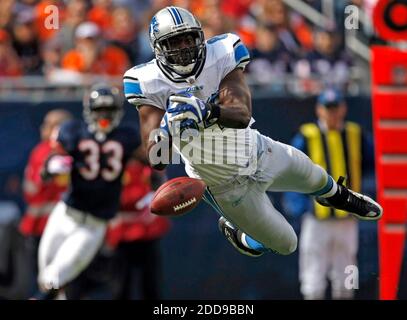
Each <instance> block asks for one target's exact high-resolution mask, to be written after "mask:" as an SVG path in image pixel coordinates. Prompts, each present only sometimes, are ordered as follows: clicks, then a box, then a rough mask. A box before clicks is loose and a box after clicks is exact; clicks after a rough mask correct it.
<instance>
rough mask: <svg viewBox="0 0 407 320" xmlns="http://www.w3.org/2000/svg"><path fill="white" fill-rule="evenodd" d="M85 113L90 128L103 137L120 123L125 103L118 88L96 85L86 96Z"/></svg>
mask: <svg viewBox="0 0 407 320" xmlns="http://www.w3.org/2000/svg"><path fill="white" fill-rule="evenodd" d="M83 105H84V109H83V115H84V120H85V122H86V123H87V124H88V127H89V130H90V131H91V132H94V133H96V134H97V135H98V136H99V137H100V138H101V139H102V138H104V137H105V136H106V134H108V133H109V132H111V131H112V130H113V129H114V128H116V127H117V126H118V125H119V124H120V120H121V118H122V116H123V105H122V99H121V97H120V92H119V90H118V89H117V88H114V87H109V86H105V85H96V86H94V87H92V88H91V90H90V93H89V94H88V95H86V96H85V98H84V104H83Z"/></svg>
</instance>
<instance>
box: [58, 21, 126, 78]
mask: <svg viewBox="0 0 407 320" xmlns="http://www.w3.org/2000/svg"><path fill="white" fill-rule="evenodd" d="M100 36H101V30H100V28H99V27H98V26H97V25H96V24H95V23H93V22H83V23H81V24H80V25H79V26H78V27H77V29H76V31H75V48H74V49H72V50H70V51H68V52H67V53H66V54H65V55H64V57H63V58H62V68H63V69H67V70H72V71H77V72H80V73H89V74H103V75H109V76H119V75H120V76H121V75H122V74H123V73H124V72H125V71H126V70H127V69H128V68H129V67H130V62H129V59H128V57H127V54H126V53H125V51H123V50H122V49H120V48H118V47H115V46H112V45H106V44H105V43H104V42H103V41H102V39H101V37H100Z"/></svg>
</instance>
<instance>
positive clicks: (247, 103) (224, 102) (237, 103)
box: [218, 69, 252, 129]
mask: <svg viewBox="0 0 407 320" xmlns="http://www.w3.org/2000/svg"><path fill="white" fill-rule="evenodd" d="M219 107H220V115H219V118H218V123H219V124H220V125H222V126H224V127H227V128H236V129H244V128H246V127H247V126H248V125H249V123H250V119H251V117H252V102H251V95H250V89H249V86H248V85H247V83H246V80H245V76H244V73H243V70H242V69H235V70H233V71H232V72H230V73H229V74H228V75H226V77H225V78H223V80H222V82H221V83H220V86H219Z"/></svg>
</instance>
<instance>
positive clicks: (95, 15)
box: [88, 0, 114, 32]
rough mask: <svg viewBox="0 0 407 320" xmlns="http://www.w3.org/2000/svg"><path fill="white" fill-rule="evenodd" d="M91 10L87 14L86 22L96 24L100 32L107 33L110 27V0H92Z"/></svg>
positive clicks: (111, 6)
mask: <svg viewBox="0 0 407 320" xmlns="http://www.w3.org/2000/svg"><path fill="white" fill-rule="evenodd" d="M92 4H93V6H92V8H91V9H90V10H89V13H88V20H89V21H92V22H94V23H96V24H97V25H98V26H99V28H100V29H101V30H102V32H105V31H108V30H109V28H110V26H111V25H112V11H113V9H114V6H113V3H112V0H92Z"/></svg>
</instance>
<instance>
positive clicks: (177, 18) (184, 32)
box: [149, 7, 206, 78]
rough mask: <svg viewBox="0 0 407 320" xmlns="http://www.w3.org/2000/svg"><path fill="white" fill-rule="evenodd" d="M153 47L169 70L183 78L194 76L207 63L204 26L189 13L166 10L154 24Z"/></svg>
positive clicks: (158, 59)
mask: <svg viewBox="0 0 407 320" xmlns="http://www.w3.org/2000/svg"><path fill="white" fill-rule="evenodd" d="M149 33H150V45H151V48H152V50H153V52H154V54H155V57H156V59H157V61H158V63H159V65H161V67H164V68H165V69H167V71H170V72H175V73H176V74H178V75H179V76H181V77H182V78H187V77H190V76H194V75H195V73H196V72H197V70H198V69H199V68H200V66H201V65H202V64H203V63H204V61H205V53H206V48H205V38H204V34H203V31H202V27H201V23H200V22H199V21H198V20H197V19H196V18H195V16H194V15H193V14H192V13H190V12H189V11H188V10H185V9H183V8H179V7H166V8H164V9H162V10H160V11H158V12H157V13H156V14H155V16H154V17H153V18H152V19H151V23H150V32H149Z"/></svg>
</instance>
